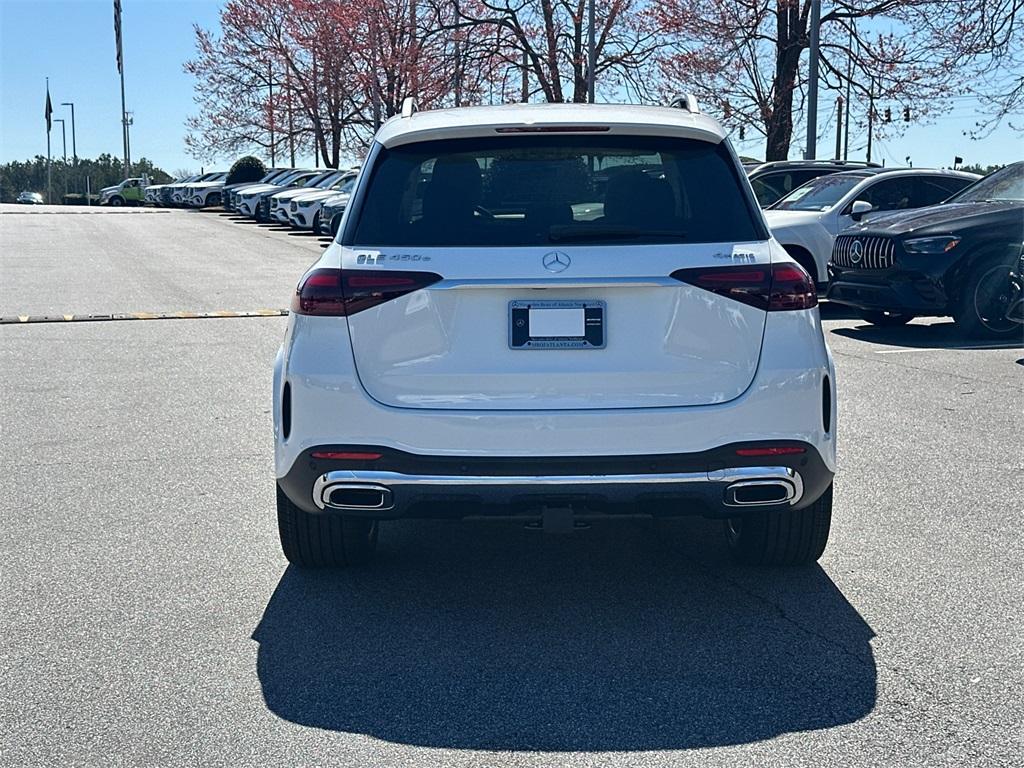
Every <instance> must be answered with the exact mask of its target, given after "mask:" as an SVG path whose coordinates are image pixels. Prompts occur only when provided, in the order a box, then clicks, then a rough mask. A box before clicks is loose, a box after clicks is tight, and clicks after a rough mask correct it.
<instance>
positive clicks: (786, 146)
mask: <svg viewBox="0 0 1024 768" xmlns="http://www.w3.org/2000/svg"><path fill="white" fill-rule="evenodd" d="M1022 4H1024V0H837V1H836V2H834V3H832V4H831V7H830V8H829V9H827V12H825V13H823V15H822V17H821V72H822V77H823V78H824V81H825V83H824V84H825V86H826V87H831V88H836V89H839V88H845V87H846V84H847V81H849V87H850V89H851V92H852V94H853V99H852V101H854V102H856V103H858V104H860V105H862V106H861V109H860V112H859V119H860V121H861V122H863V121H864V120H865V119H866V118H867V113H868V108H869V107H868V105H869V104H870V103H872V102H875V103H889V104H892V105H896V106H897V107H898V108H899V109H900V110H901V111H902V109H909V110H910V111H911V113H912V114H913V116H914V119H915V121H916V120H920V119H927V118H928V117H929V116H931V115H935V114H938V113H940V112H943V111H945V110H947V109H948V108H949V104H950V97H951V96H953V95H956V94H959V93H965V92H970V93H974V94H976V95H977V96H978V97H979V98H981V99H982V100H986V101H987V102H988V103H989V104H990V105H991V108H992V110H993V115H994V116H995V117H994V118H993V119H1001V117H1004V116H1006V115H1008V114H1010V112H1011V111H1012V109H1013V107H1014V105H1017V106H1019V105H1020V103H1021V98H1022V93H1021V90H1020V89H1021V87H1022V83H1021V76H1020V69H1019V63H1020V60H1019V57H1020V53H1019V50H1020V45H1019V43H1020V39H1019V38H1020V32H1019V24H1020V16H1021V9H1022ZM810 7H811V2H810V0H654V2H653V12H654V14H655V16H656V17H657V18H658V20H659V23H660V24H661V25H662V27H663V29H664V30H665V31H666V32H667V33H670V34H672V35H674V36H675V39H674V40H673V41H672V44H671V47H670V49H668V54H667V55H665V56H664V57H663V58H662V59H661V62H660V65H661V73H662V75H663V77H664V78H665V82H664V83H663V86H664V87H666V88H667V89H668V90H674V89H675V88H678V87H679V86H678V85H676V84H686V85H687V86H688V87H689V88H690V89H692V90H694V91H695V92H696V93H697V94H698V95H699V96H700V97H701V98H702V100H703V101H704V102H705V103H707V104H709V105H712V106H713V107H714V108H715V109H717V110H718V111H719V112H720V113H721V114H722V115H724V116H725V119H726V121H727V122H728V123H730V124H732V125H734V126H746V127H750V128H751V129H753V130H755V131H758V132H760V133H761V134H763V135H764V136H765V140H766V155H767V158H768V159H784V158H786V157H787V156H788V155H789V151H790V145H791V143H792V138H793V129H794V120H795V118H797V117H798V116H799V111H800V109H799V107H800V103H799V101H798V99H799V97H800V94H801V88H802V87H803V86H804V85H805V83H806V75H805V72H804V69H803V67H802V57H803V54H804V52H805V51H806V50H807V49H808V47H809V42H810V41H809V36H808V23H809V17H810ZM1014 40H1016V41H1017V43H1016V46H1015V43H1014ZM1015 56H1016V57H1018V59H1017V67H1018V68H1017V69H1016V70H1012V71H1013V72H1014V75H1010V76H1003V77H1002V78H999V77H998V74H999V73H1000V72H1004V71H1005V67H1006V65H1007V64H1008V63H1009V62H1010V61H1011V60H1012V59H1013V57H1015ZM1014 78H1015V81H1016V87H1017V91H1016V96H1015V97H1014V95H1013V91H1009V92H1008V91H1007V90H1006V81H1007V79H1009V80H1014ZM999 80H1002V82H1001V83H1000V82H998V81H999ZM669 83H671V84H673V85H668V84H669ZM1008 93H1009V94H1010V95H1009V96H1008V95H1007V94H1008ZM1014 99H1015V100H1014ZM848 106H851V105H848ZM872 117H878V115H872ZM989 124H990V123H989ZM896 127H897V126H896V125H892V126H890V129H892V128H896Z"/></svg>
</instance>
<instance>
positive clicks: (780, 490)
mask: <svg viewBox="0 0 1024 768" xmlns="http://www.w3.org/2000/svg"><path fill="white" fill-rule="evenodd" d="M799 500H800V493H799V491H798V489H797V486H796V485H795V484H794V483H792V482H790V481H788V480H744V481H742V482H738V483H733V484H732V485H729V486H728V487H726V489H725V504H726V506H728V507H761V506H768V505H771V504H795V503H796V502H798V501H799Z"/></svg>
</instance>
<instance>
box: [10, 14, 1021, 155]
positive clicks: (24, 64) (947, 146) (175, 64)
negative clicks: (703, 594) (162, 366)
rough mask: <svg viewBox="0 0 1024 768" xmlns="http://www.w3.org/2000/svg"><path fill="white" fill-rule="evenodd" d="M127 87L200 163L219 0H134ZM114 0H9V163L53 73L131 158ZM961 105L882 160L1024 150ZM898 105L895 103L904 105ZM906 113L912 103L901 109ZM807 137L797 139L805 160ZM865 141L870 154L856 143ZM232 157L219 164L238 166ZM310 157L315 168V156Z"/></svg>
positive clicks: (181, 151) (133, 107) (69, 97)
mask: <svg viewBox="0 0 1024 768" xmlns="http://www.w3.org/2000/svg"><path fill="white" fill-rule="evenodd" d="M122 4H123V9H124V11H123V18H124V59H125V88H126V92H127V104H128V109H129V111H131V112H134V120H135V123H134V125H133V126H132V156H133V157H135V158H138V157H140V156H145V157H147V158H149V159H150V160H153V161H154V162H155V163H156V164H157V165H158V166H160V167H162V168H164V169H165V170H167V171H169V172H174V171H176V170H179V169H195V170H198V169H199V168H200V166H201V163H200V162H199V161H197V160H194V159H193V158H191V157H189V156H188V155H187V154H186V152H185V145H184V135H185V128H184V120H185V117H186V116H187V115H188V114H190V113H192V112H193V111H194V104H193V101H192V86H193V82H192V78H191V77H190V76H189V75H186V74H185V73H184V72H183V71H182V64H183V63H184V62H185V61H186V60H187V59H188V58H190V57H191V56H192V54H193V51H194V37H193V32H192V25H193V24H199V25H201V26H203V27H207V28H216V26H217V14H218V10H219V8H220V2H218V1H217V0H122ZM112 8H113V3H112V0H0V161H8V160H24V159H27V158H29V157H32V156H33V155H36V154H46V129H45V123H44V121H43V105H44V103H45V96H46V93H45V89H46V82H45V77H46V76H47V75H48V76H49V77H50V95H51V98H52V100H53V104H54V110H55V114H54V117H65V118H67V119H68V123H67V129H68V154H69V155H70V154H71V123H70V112H69V110H68V108H67V107H61V106H59V104H60V102H62V101H73V102H75V117H76V123H77V138H78V154H79V155H80V156H87V157H94V156H96V155H98V154H100V153H101V152H110V153H112V154H115V155H119V154H120V153H121V128H120V124H119V119H120V99H121V96H120V89H119V84H118V77H117V67H116V65H115V62H114V32H113V10H112ZM834 98H835V97H834V94H830V93H823V94H822V103H821V106H820V108H819V115H820V116H819V124H820V125H821V126H822V136H821V139H820V140H819V141H820V143H819V155H818V156H819V157H828V156H831V153H832V149H833V147H834V145H835V138H834V133H833V132H832V131H833V129H832V128H831V125H832V124H831V123H830V122H829V120H830V117H831V116H832V110H833V109H834ZM954 103H955V106H954V108H953V109H952V111H951V112H950V113H949V114H947V115H942V116H940V117H939V118H938V119H937V120H935V121H934V122H933V123H932V124H930V125H925V126H914V127H912V128H911V129H910V130H909V131H908V132H907V133H906V134H905V135H904V136H902V137H898V138H890V139H886V140H883V141H881V142H878V143H876V148H877V150H876V151H877V153H876V156H875V157H876V159H881V158H885V161H886V165H896V164H902V163H903V161H904V158H905V157H906V156H907V155H910V156H911V158H912V162H913V163H914V165H915V166H946V165H950V164H951V163H952V162H953V157H954V155H959V156H961V157H963V158H964V159H965V160H966V161H967V162H977V163H981V164H984V165H987V164H990V163H1005V162H1009V161H1012V160H1017V159H1020V158H1021V157H1022V156H1024V138H1022V137H1021V135H1020V134H1015V133H1014V132H1013V131H1011V130H1010V129H1009V128H1008V127H1006V126H1003V127H1001V128H1000V129H998V130H997V131H996V132H995V133H994V134H993V135H992V136H990V137H989V138H987V139H985V140H982V141H971V140H969V139H967V138H966V137H964V136H963V135H962V131H964V130H965V129H968V128H970V127H971V126H972V125H973V123H974V121H975V116H974V112H975V110H976V109H977V105H976V104H975V103H974V102H973V101H971V100H968V99H958V100H956V101H955V102H954ZM895 106H896V105H894V107H895ZM893 113H894V114H893V116H894V118H896V119H898V115H899V114H900V110H899V109H898V108H894V109H893ZM54 129H55V131H54V133H53V135H52V137H51V139H52V141H53V153H54V155H59V154H60V152H61V149H62V148H61V135H60V126H59V124H57V125H55V126H54ZM802 144H803V141H802V138H799V139H795V140H794V144H793V150H792V156H793V157H794V158H795V157H798V156H799V152H800V148H801V146H802ZM862 145H863V141H852V140H851V143H850V147H851V159H855V158H856V159H861V158H863V150H862V149H860V147H861V146H862ZM855 148H857V149H858V151H857V152H854V151H853V150H854V149H855ZM739 149H740V151H741V152H742V153H743V154H750V155H754V156H763V151H764V150H763V145H761V144H760V143H759V142H756V141H749V140H748V141H747V142H744V143H742V144H740V145H739ZM230 160H231V158H224V159H223V161H222V162H220V163H218V164H217V165H219V166H224V165H227V164H228V163H229V161H230ZM302 162H306V163H309V164H312V158H307V159H304V160H303V161H302Z"/></svg>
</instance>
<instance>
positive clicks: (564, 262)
mask: <svg viewBox="0 0 1024 768" xmlns="http://www.w3.org/2000/svg"><path fill="white" fill-rule="evenodd" d="M542 263H543V264H544V269H546V270H547V271H548V272H564V271H565V270H567V269H568V268H569V265H570V264H572V259H570V258H569V255H568V254H566V253H562V252H561V251H552V252H551V253H545V254H544V259H543V262H542Z"/></svg>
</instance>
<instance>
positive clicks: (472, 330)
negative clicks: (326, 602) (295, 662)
mask: <svg viewBox="0 0 1024 768" xmlns="http://www.w3.org/2000/svg"><path fill="white" fill-rule="evenodd" d="M691 103H692V102H691ZM835 421H836V406H835V375H834V370H833V365H832V360H831V356H830V354H829V350H828V348H827V347H826V345H825V340H824V337H823V335H822V330H821V323H820V318H819V316H818V309H817V297H816V294H815V290H814V285H813V282H812V281H811V280H810V278H809V277H808V275H807V273H806V272H805V271H804V270H803V269H801V268H800V267H799V266H798V265H797V264H796V263H795V262H794V261H793V260H792V259H791V258H790V257H789V256H788V255H787V254H786V252H785V251H784V250H783V249H782V248H781V247H780V246H779V245H778V243H776V242H775V241H774V240H773V239H772V238H771V236H770V234H769V232H768V229H767V227H766V226H765V222H764V219H763V218H762V215H761V212H760V210H759V208H758V206H757V202H756V200H755V199H754V196H753V193H752V191H751V189H750V185H749V184H748V182H747V181H746V177H745V176H744V174H743V170H742V168H741V166H740V164H739V162H738V160H737V158H736V155H735V153H734V152H733V150H732V148H731V147H730V145H729V143H728V141H726V139H725V137H724V134H723V132H722V129H721V127H720V126H719V125H718V124H717V123H716V122H714V121H713V120H711V119H709V118H707V117H705V116H703V115H701V114H698V113H696V112H690V111H688V110H686V109H679V108H666V107H639V106H605V105H568V104H566V105H561V104H558V105H512V106H502V107H473V108H463V109H452V110H438V111H431V112H419V113H412V110H407V111H406V112H405V114H404V116H402V117H395V118H392V119H391V120H389V121H388V122H387V123H386V124H385V125H384V126H383V127H382V128H381V130H380V131H379V132H378V134H377V136H376V139H375V141H374V143H373V145H372V147H371V150H370V152H369V156H368V158H367V161H366V164H365V166H364V172H363V173H362V174H361V176H360V178H359V181H358V183H357V185H356V189H355V192H354V194H353V198H352V202H351V204H350V206H349V209H348V210H347V212H346V215H345V218H344V220H343V222H342V226H341V229H340V230H339V232H338V236H337V238H336V241H335V242H334V243H333V244H332V245H331V246H330V247H329V248H327V249H326V250H325V251H324V253H323V255H322V256H321V257H320V259H319V260H318V261H317V262H316V263H315V264H314V265H313V266H312V267H311V268H310V269H309V270H308V271H307V272H306V274H305V275H304V276H303V277H302V279H301V280H300V282H299V284H298V288H297V289H296V293H295V295H294V298H293V303H292V313H291V316H290V318H289V321H288V329H287V332H286V336H285V339H284V343H283V345H282V347H281V350H280V352H279V354H278V357H277V361H276V364H275V368H274V431H275V463H276V475H277V511H278V522H279V527H280V535H281V543H282V546H283V549H284V553H285V555H286V557H287V558H288V560H289V561H291V562H292V563H295V564H298V565H302V566H336V567H337V566H344V565H347V564H353V563H360V562H364V561H366V560H367V559H368V558H369V557H370V555H371V554H372V552H373V550H374V548H375V546H376V541H377V530H378V525H379V522H380V521H382V520H388V519H395V518H410V517H444V518H464V517H470V516H479V515H513V516H521V517H522V518H523V519H524V520H525V521H532V522H533V524H535V525H538V526H542V527H543V528H545V529H547V530H571V529H572V528H573V527H574V526H575V525H576V524H577V521H581V520H583V519H586V518H592V517H602V518H611V517H614V516H615V515H621V514H637V513H640V514H645V515H653V516H676V515H692V514H696V515H706V516H711V517H717V518H722V519H724V520H725V521H726V522H725V529H726V534H727V539H728V542H729V545H730V547H731V549H732V551H733V552H734V554H735V556H736V558H737V559H738V560H740V561H741V562H746V563H763V564H798V563H808V562H812V561H814V560H816V559H817V558H818V557H819V556H820V555H821V553H822V551H823V549H824V547H825V543H826V540H827V538H828V531H829V522H830V519H831V508H832V477H833V473H834V471H835Z"/></svg>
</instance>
